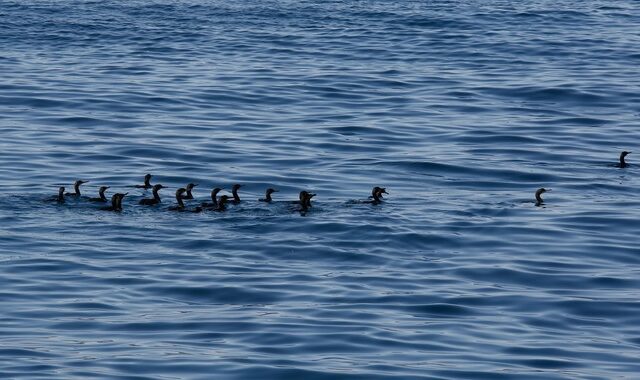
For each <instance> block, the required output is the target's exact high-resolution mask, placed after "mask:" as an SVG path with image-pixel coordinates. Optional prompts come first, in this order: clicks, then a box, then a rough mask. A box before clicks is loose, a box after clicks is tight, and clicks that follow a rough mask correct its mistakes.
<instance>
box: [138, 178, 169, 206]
mask: <svg viewBox="0 0 640 380" xmlns="http://www.w3.org/2000/svg"><path fill="white" fill-rule="evenodd" d="M160 189H164V186H163V185H161V184H159V183H158V184H156V185H153V198H144V199H140V202H138V204H141V205H145V206H153V205H157V204H158V203H160V202H162V201H161V200H160V195H159V194H158V191H159V190H160Z"/></svg>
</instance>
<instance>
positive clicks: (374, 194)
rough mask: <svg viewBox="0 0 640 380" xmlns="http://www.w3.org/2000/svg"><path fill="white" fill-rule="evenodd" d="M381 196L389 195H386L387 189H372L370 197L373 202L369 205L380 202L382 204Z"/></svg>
mask: <svg viewBox="0 0 640 380" xmlns="http://www.w3.org/2000/svg"><path fill="white" fill-rule="evenodd" d="M382 194H389V193H387V189H386V188H384V187H378V186H376V187H374V188H373V190H371V197H370V198H373V200H372V201H371V203H374V204H378V203H380V202H382Z"/></svg>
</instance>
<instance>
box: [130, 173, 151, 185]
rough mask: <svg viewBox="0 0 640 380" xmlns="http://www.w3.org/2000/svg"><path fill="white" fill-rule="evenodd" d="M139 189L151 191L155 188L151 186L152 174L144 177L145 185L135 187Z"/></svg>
mask: <svg viewBox="0 0 640 380" xmlns="http://www.w3.org/2000/svg"><path fill="white" fill-rule="evenodd" d="M134 187H137V188H138V189H150V188H152V187H153V185H152V184H151V174H147V175H145V176H144V185H135V186H134Z"/></svg>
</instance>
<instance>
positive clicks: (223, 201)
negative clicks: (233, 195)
mask: <svg viewBox="0 0 640 380" xmlns="http://www.w3.org/2000/svg"><path fill="white" fill-rule="evenodd" d="M228 201H229V196H228V195H221V196H220V200H219V201H218V207H216V208H215V209H214V211H225V210H226V209H227V202H228Z"/></svg>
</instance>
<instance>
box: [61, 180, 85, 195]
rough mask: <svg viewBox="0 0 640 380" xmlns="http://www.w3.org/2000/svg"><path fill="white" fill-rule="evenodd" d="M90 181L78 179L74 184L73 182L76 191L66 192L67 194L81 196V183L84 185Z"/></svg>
mask: <svg viewBox="0 0 640 380" xmlns="http://www.w3.org/2000/svg"><path fill="white" fill-rule="evenodd" d="M87 182H89V181H83V180H81V179H79V180H77V181H76V182H75V183H74V184H73V189H74V190H75V193H66V194H65V195H68V196H70V197H79V196H80V195H81V194H80V185H82V184H83V183H87Z"/></svg>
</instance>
